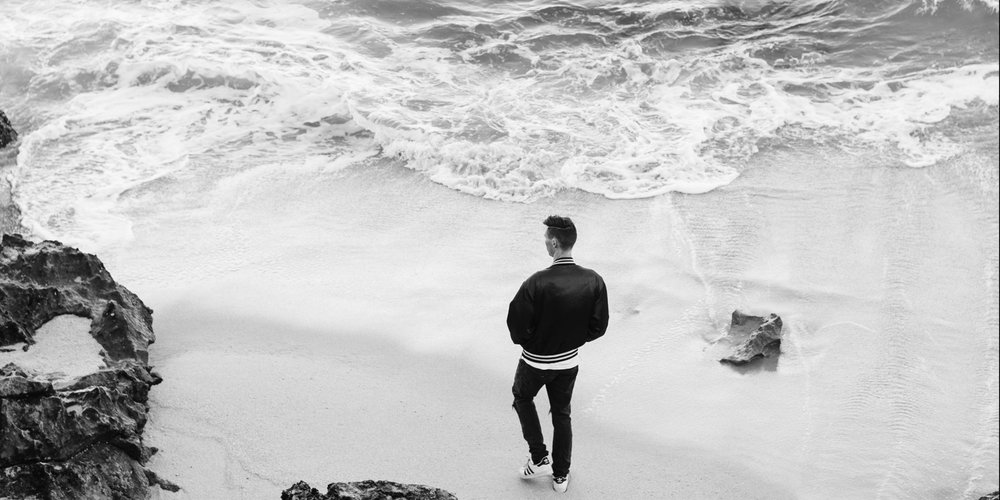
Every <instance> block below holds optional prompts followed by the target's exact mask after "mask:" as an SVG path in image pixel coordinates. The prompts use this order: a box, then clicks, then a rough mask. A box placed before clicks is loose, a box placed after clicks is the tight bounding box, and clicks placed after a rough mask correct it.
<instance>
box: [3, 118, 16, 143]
mask: <svg viewBox="0 0 1000 500" xmlns="http://www.w3.org/2000/svg"><path fill="white" fill-rule="evenodd" d="M16 140H17V131H16V130H14V126H13V125H11V124H10V120H8V119H7V115H5V114H4V113H3V111H0V149H3V148H5V147H7V145H8V144H11V143H12V142H14V141H16Z"/></svg>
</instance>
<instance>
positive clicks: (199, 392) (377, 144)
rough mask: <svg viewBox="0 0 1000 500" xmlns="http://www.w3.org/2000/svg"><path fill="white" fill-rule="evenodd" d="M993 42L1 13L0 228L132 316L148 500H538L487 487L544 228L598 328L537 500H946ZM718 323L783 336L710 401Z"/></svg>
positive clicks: (92, 12) (559, 9) (990, 2)
mask: <svg viewBox="0 0 1000 500" xmlns="http://www.w3.org/2000/svg"><path fill="white" fill-rule="evenodd" d="M997 10H998V7H997V0H889V1H882V0H878V1H875V0H837V1H826V0H815V1H797V2H784V1H759V2H758V1H755V2H742V1H741V2H736V3H733V2H729V1H721V0H720V1H715V0H697V1H695V0H683V1H676V2H657V1H651V0H636V1H630V2H624V3H623V2H600V1H596V0H593V1H591V0H581V1H579V2H571V3H566V2H558V3H553V2H547V1H544V0H532V1H518V2H479V1H478V0H419V1H415V0H400V1H396V0H387V1H372V0H338V1H335V2H331V1H328V0H252V1H251V0H238V1H237V0H232V1H230V0H170V1H160V2H125V1H106V0H100V1H98V0H78V1H74V2H65V1H58V0H4V1H3V2H0V110H2V111H3V113H4V115H5V116H7V117H8V118H9V119H10V123H11V127H12V130H15V131H16V132H17V137H18V138H17V140H16V141H14V142H11V143H10V144H9V145H7V146H6V149H4V150H3V151H2V152H0V176H2V177H3V178H2V179H0V229H3V230H4V231H17V232H21V233H24V235H25V238H27V239H29V240H32V241H40V240H45V239H50V240H58V241H61V242H62V243H64V244H66V245H68V246H72V247H76V248H79V249H80V250H82V251H84V252H88V253H92V254H94V255H97V256H98V257H99V258H100V260H101V261H102V262H103V263H104V264H105V265H106V267H107V269H108V270H109V271H110V273H111V274H112V275H113V277H114V279H115V280H116V281H117V282H118V283H120V284H121V285H123V286H125V287H127V288H128V289H129V290H131V291H132V292H134V293H135V294H136V295H138V297H140V298H141V299H142V301H143V302H144V303H145V304H146V305H148V306H149V307H150V308H152V309H153V310H154V313H153V316H152V317H153V326H152V328H153V329H154V330H155V333H156V336H157V342H156V343H155V344H153V345H152V346H150V348H149V362H150V364H151V365H153V366H154V367H155V370H156V371H157V372H158V373H159V374H160V375H162V377H163V382H162V384H159V385H156V386H155V387H154V388H153V389H152V390H151V391H150V394H149V404H150V408H149V414H148V416H149V422H148V425H147V426H146V427H145V434H144V437H143V439H144V440H145V444H148V445H150V446H155V447H156V448H158V449H159V452H158V453H157V454H156V455H155V456H153V457H152V459H151V460H150V461H149V463H148V464H145V465H147V466H148V467H149V468H150V470H152V471H153V472H155V473H156V474H158V475H159V476H160V477H162V478H163V479H165V480H167V481H171V482H173V483H176V484H177V485H179V486H180V487H181V490H180V491H179V492H176V493H169V492H166V491H164V492H161V493H160V496H161V498H163V499H165V500H171V499H175V498H177V499H181V498H190V499H198V500H202V499H213V500H214V499H230V498H233V499H242V498H246V499H273V498H277V497H278V496H279V495H280V493H281V491H282V490H283V489H285V488H288V487H290V486H292V485H293V484H294V483H295V482H296V481H299V480H305V481H308V482H309V483H310V484H311V485H312V486H313V487H317V488H320V489H323V488H324V487H325V485H326V484H327V483H330V482H338V481H352V480H363V479H386V480H392V481H401V482H413V483H421V484H427V485H430V486H435V487H440V488H444V489H447V490H450V491H452V492H454V493H456V494H457V495H458V496H459V497H460V498H462V499H486V500H494V499H495V500H507V499H516V498H549V497H550V496H553V495H554V493H553V492H552V491H551V488H550V486H549V484H548V482H547V481H544V480H543V481H538V482H530V483H526V482H522V481H521V480H520V479H519V478H518V475H517V470H518V468H519V467H520V465H521V464H522V463H523V461H524V459H525V455H526V453H527V449H526V448H527V447H526V446H525V444H524V443H523V441H522V438H521V435H520V431H519V428H518V427H519V426H518V420H517V418H516V416H515V413H514V411H513V410H512V408H511V403H512V395H511V390H510V386H511V383H512V379H513V374H514V369H515V366H516V363H517V360H518V356H519V354H520V351H519V349H518V348H517V346H515V345H513V344H512V343H511V341H510V337H509V334H508V331H507V328H506V323H505V319H506V314H507V307H508V304H509V301H510V300H511V298H512V297H513V294H514V293H515V291H516V290H517V289H518V287H519V286H520V284H521V283H522V282H523V280H525V278H526V277H528V276H529V275H531V274H532V273H534V272H535V271H538V270H540V269H542V268H545V267H547V266H549V265H550V263H551V260H550V258H549V256H548V255H547V254H546V251H545V247H544V246H543V239H542V235H543V230H544V226H543V224H542V221H543V220H544V219H545V218H546V217H547V216H549V215H553V214H558V215H563V216H569V217H571V218H572V219H573V221H575V224H576V227H577V228H578V231H579V240H578V242H577V244H576V247H575V248H574V251H573V256H574V258H575V259H576V262H577V263H579V264H580V265H582V266H585V267H588V268H591V269H594V270H596V271H597V272H599V273H600V274H601V276H603V278H604V281H605V282H606V284H607V289H608V296H609V303H610V326H609V329H608V332H607V334H606V335H605V336H604V337H602V338H601V339H599V340H598V341H596V342H594V343H592V344H589V345H586V346H585V347H584V348H583V349H582V350H581V352H580V358H579V359H580V366H581V368H580V375H579V379H578V382H577V385H576V394H575V396H574V398H573V419H574V420H573V421H574V425H575V440H574V441H575V447H574V448H575V452H574V460H573V465H572V469H571V477H572V479H571V484H570V488H569V494H568V498H581V499H582V498H587V499H606V498H651V499H661V498H676V499H714V498H730V497H739V498H762V499H779V498H796V499H805V500H813V499H816V500H826V499H831V498H833V499H846V500H854V499H858V500H870V499H889V500H894V499H918V500H954V499H962V500H978V499H979V498H980V496H982V495H984V494H988V493H991V492H994V491H997V490H998V488H1000V485H998V483H1000V476H998V469H1000V403H998V401H1000V362H998V360H1000V333H998V331H1000V285H998V283H1000V276H998V273H1000V272H998V269H1000V243H998V241H1000V212H998V206H1000V180H998V179H1000V176H998V169H997V165H998V163H1000V147H998V142H1000V138H998V133H997V131H998V121H1000V118H998V117H1000V113H998V95H1000V71H998V70H1000V62H998V61H1000V45H998V38H1000V23H998V17H997ZM929 34H932V35H933V36H931V35H929ZM8 137H11V138H12V137H13V134H12V133H8ZM8 187H9V189H8ZM101 306H103V304H101ZM734 310H740V311H743V312H745V313H749V314H754V315H768V314H772V313H773V314H777V315H778V316H780V317H781V319H782V321H783V325H784V327H783V334H782V335H783V337H782V342H781V353H780V356H779V357H778V358H777V359H772V360H769V361H768V362H765V363H761V364H758V365H755V366H752V367H749V368H734V367H732V366H728V365H723V364H720V363H719V358H721V357H723V356H724V355H725V353H724V352H722V348H721V346H722V343H720V342H719V340H720V339H721V338H722V337H723V336H724V335H726V333H727V329H728V326H729V323H730V318H731V315H732V313H733V311H734ZM142 311H144V310H142ZM143 314H144V313H143ZM143 318H144V319H143V321H146V319H145V316H143ZM64 319H66V318H64ZM78 323H80V322H79V321H78ZM82 324H83V323H80V325H82ZM85 326H86V325H84V326H79V325H77V326H76V327H72V326H67V325H65V324H62V325H60V324H57V325H55V326H53V327H52V328H55V330H53V331H61V332H63V333H65V332H71V331H76V333H80V332H81V331H82V329H83V328H84V327H85ZM37 327H38V326H37V325H35V326H32V327H31V328H37ZM56 327H58V328H56ZM143 328H148V326H147V325H145V324H144V325H143ZM143 331H144V332H146V333H147V334H148V329H146V330H143ZM91 334H93V333H91ZM19 338H20V337H19ZM24 338H28V337H24ZM144 338H145V337H144ZM78 340H79V339H78ZM83 340H87V339H83ZM143 342H144V341H143ZM56 344H58V345H59V346H62V347H59V348H56V349H55V350H56V351H57V352H56V355H46V356H42V355H41V354H39V353H36V354H39V355H38V357H37V358H33V359H34V361H32V362H33V363H36V365H37V366H44V367H45V370H49V369H50V368H51V364H53V363H54V364H60V363H62V362H63V361H64V360H66V359H67V357H66V354H67V352H65V351H67V350H69V348H66V346H67V345H70V344H66V343H55V344H53V345H56ZM72 345H75V346H78V347H74V348H73V349H81V350H84V351H87V352H90V354H91V357H90V358H87V359H90V360H91V361H94V359H96V358H95V356H96V354H95V352H99V351H96V350H95V348H94V346H93V345H92V343H90V344H87V343H86V342H84V343H83V344H72ZM87 346H89V347H87ZM105 347H106V346H105ZM22 353H23V351H22ZM22 353H18V352H15V350H9V352H8V353H7V354H6V355H7V356H8V357H9V358H11V359H13V358H14V357H18V359H22V360H24V359H28V358H26V357H24V356H23V354H22ZM74 359H76V361H79V362H80V364H79V365H78V366H76V367H73V370H76V369H77V368H79V369H81V370H82V369H91V368H93V367H94V366H95V365H96V361H95V362H89V361H87V360H86V359H83V358H78V357H77V358H74ZM43 361H44V363H42V362H43ZM143 361H144V360H143ZM49 362H51V363H49ZM85 362H86V363H85ZM53 369H54V368H53ZM71 371H72V370H71ZM146 375H148V374H146ZM146 375H143V376H141V377H139V378H138V379H136V380H139V379H142V380H145V381H143V382H142V384H139V386H141V387H145V386H148V384H151V383H152V382H153V381H154V380H155V378H154V377H150V376H146ZM146 379H148V380H146ZM144 384H146V385H144ZM140 399H144V394H143V397H142V398H140ZM541 399H542V401H540V402H539V404H540V406H541V408H542V411H543V413H544V410H545V406H546V404H547V403H546V402H545V401H544V398H541ZM140 420H141V419H140ZM545 420H546V419H545V418H543V423H544V421H545ZM543 429H544V430H545V432H546V434H549V433H550V432H551V427H550V425H549V424H548V423H544V425H543ZM129 432H132V434H130V436H131V437H132V439H134V440H138V439H139V435H138V433H137V431H136V432H133V431H132V430H131V429H130V431H129ZM135 449H138V450H140V451H141V449H140V448H134V450H135ZM134 450H133V451H134ZM104 451H107V452H109V453H110V452H113V451H115V450H104ZM126 451H127V450H126ZM120 452H121V450H118V454H119V455H120V454H121V453H120ZM134 454H135V455H137V457H133V459H134V460H138V461H142V460H145V456H144V455H143V454H142V453H134ZM137 467H138V466H137ZM134 471H138V472H136V475H137V476H136V477H138V478H139V481H138V482H139V483H142V478H143V477H145V475H144V473H143V472H142V471H141V470H139V469H134ZM147 480H148V478H147ZM154 483H155V481H154ZM168 486H169V485H168Z"/></svg>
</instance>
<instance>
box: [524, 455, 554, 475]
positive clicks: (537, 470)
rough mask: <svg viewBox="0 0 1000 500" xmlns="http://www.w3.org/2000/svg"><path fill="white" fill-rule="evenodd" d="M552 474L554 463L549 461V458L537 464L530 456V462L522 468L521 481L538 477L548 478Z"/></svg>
mask: <svg viewBox="0 0 1000 500" xmlns="http://www.w3.org/2000/svg"><path fill="white" fill-rule="evenodd" d="M549 474H552V462H550V461H549V457H545V458H543V459H541V460H540V461H539V462H538V463H537V464H536V463H532V462H531V455H528V461H527V462H526V463H525V464H524V467H521V479H531V478H533V477H538V476H548V475H549Z"/></svg>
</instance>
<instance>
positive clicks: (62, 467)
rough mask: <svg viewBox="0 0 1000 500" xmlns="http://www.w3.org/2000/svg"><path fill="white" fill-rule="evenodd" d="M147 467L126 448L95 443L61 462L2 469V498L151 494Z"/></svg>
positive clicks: (65, 499)
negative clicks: (145, 469)
mask: <svg viewBox="0 0 1000 500" xmlns="http://www.w3.org/2000/svg"><path fill="white" fill-rule="evenodd" d="M149 486H150V485H149V480H148V479H147V478H146V474H145V471H144V469H143V467H142V466H141V465H139V464H138V463H137V462H136V461H134V460H131V459H130V458H129V457H128V456H127V455H125V453H124V452H123V451H121V450H120V449H118V448H116V447H115V446H112V445H109V444H96V445H94V446H91V447H88V448H87V449H86V450H84V451H82V452H80V453H78V454H76V455H74V456H72V457H70V458H69V459H67V460H65V461H61V462H51V461H50V462H32V463H26V464H20V465H13V466H10V467H7V468H5V469H3V471H2V472H0V498H20V499H35V498H45V499H50V500H76V499H80V498H92V499H98V498H114V499H126V498H127V499H140V498H148V497H149V495H150V494H149Z"/></svg>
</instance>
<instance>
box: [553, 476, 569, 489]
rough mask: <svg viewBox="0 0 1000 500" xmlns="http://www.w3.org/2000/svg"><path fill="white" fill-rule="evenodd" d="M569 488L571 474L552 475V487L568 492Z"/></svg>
mask: <svg viewBox="0 0 1000 500" xmlns="http://www.w3.org/2000/svg"><path fill="white" fill-rule="evenodd" d="M567 488H569V475H565V476H552V489H554V490H556V491H558V492H559V493H566V489H567Z"/></svg>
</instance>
